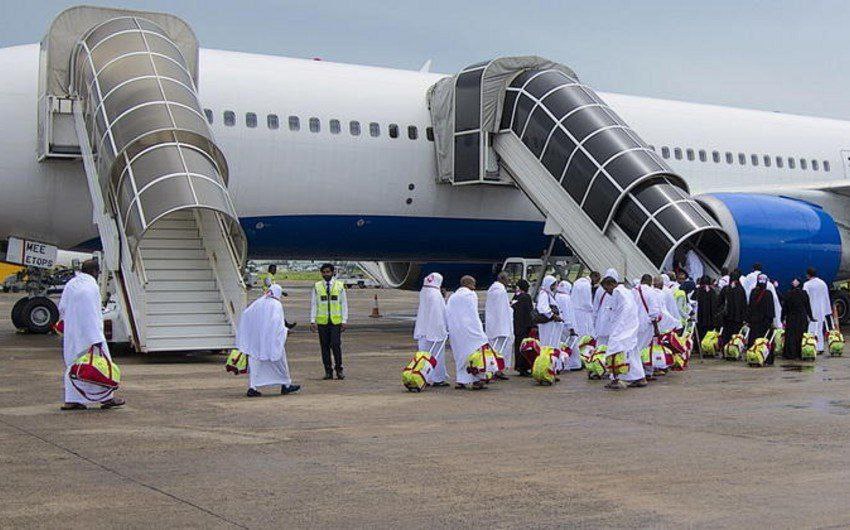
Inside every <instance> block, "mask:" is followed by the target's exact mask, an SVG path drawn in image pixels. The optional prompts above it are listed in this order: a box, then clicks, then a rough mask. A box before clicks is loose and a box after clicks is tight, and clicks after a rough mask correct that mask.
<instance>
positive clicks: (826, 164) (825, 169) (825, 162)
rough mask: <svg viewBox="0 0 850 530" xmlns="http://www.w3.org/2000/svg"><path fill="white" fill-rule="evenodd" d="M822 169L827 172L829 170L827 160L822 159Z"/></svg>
mask: <svg viewBox="0 0 850 530" xmlns="http://www.w3.org/2000/svg"><path fill="white" fill-rule="evenodd" d="M823 170H824V171H826V172H827V173H828V172H829V160H824V161H823Z"/></svg>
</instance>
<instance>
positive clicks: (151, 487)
mask: <svg viewBox="0 0 850 530" xmlns="http://www.w3.org/2000/svg"><path fill="white" fill-rule="evenodd" d="M0 423H2V424H4V425H7V426H9V427H11V428H12V429H15V430H17V431H19V432H22V433H24V434H26V435H28V436H31V437H33V438H35V439H37V440H40V441H42V442H43V443H45V444H47V445H50V446H52V447H55V448H57V449H59V450H61V451H64V452H66V453H68V454H70V455H73V456H75V457H77V458H79V459H80V460H83V461H84V462H88V463H89V464H91V465H93V466H95V467H98V468H100V469H102V470H103V471H106V472H107V473H111V474H113V475H115V476H116V477H119V478H122V479H124V480H126V481H129V482H132V483H133V484H136V485H137V486H141V487H143V488H146V489H149V490H151V491H153V492H155V493H159V494H160V495H163V496H165V497H168V498H169V499H172V500H175V501H177V502H179V503H182V504H185V505H186V506H191V507H192V508H195V509H196V510H199V511H201V512H203V513H205V514H207V515H211V516H213V517H215V518H216V519H218V520H220V521H223V522H225V523H227V524H229V525H231V526H235V527H236V528H245V529H247V528H248V527H247V526H245V525H242V524H239V523H237V522H235V521H231V520H230V519H228V518H227V517H225V516H223V515H221V514H219V513H216V512H214V511H212V510H209V509H207V508H204V507H203V506H200V505H198V504H195V503H194V502H192V501H189V500H186V499H184V498H182V497H178V496H177V495H174V494H173V493H169V492H167V491H165V490H162V489H160V488H158V487H156V486H154V485H152V484H148V483H146V482H142V481H141V480H138V479H136V478H133V477H131V476H129V475H126V474H124V473H121V472H120V471H118V470H117V469H113V468H111V467H109V466H107V465H106V464H101V463H100V462H98V461H97V460H94V459H92V458H89V457H87V456H85V455H82V454H80V453H78V452H77V451H74V450H73V449H70V448H68V447H65V446H64V445H61V444H58V443H56V442H54V441H52V440H49V439H47V438H45V437H43V436H39V435H38V434H36V433H34V432H32V431H29V430H27V429H24V428H23V427H19V426H17V425H15V424H14V423H11V422H8V421H6V420H4V419H2V418H0Z"/></svg>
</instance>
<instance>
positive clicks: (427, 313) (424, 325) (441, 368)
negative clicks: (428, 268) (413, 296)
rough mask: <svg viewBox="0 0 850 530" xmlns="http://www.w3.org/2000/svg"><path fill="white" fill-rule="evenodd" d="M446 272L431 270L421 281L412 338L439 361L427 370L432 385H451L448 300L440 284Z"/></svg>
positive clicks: (428, 380) (427, 378)
mask: <svg viewBox="0 0 850 530" xmlns="http://www.w3.org/2000/svg"><path fill="white" fill-rule="evenodd" d="M442 285H443V276H442V275H441V274H439V273H437V272H432V273H431V274H429V275H428V276H426V277H425V279H424V280H423V281H422V290H421V291H419V308H418V309H417V310H416V326H414V328H413V338H414V339H415V340H416V341H417V342H418V344H417V346H418V348H419V351H424V352H428V353H430V354H431V356H432V357H433V358H434V359H435V360H436V361H437V365H436V366H434V368H433V369H432V370H431V371H430V372H428V376H427V377H426V382H427V383H428V384H430V385H432V386H449V384H448V383H447V382H446V379H447V378H448V375H447V374H446V358H445V353H446V338H447V337H448V335H449V331H448V328H447V326H446V301H445V299H444V298H443V293H442V292H440V287H442Z"/></svg>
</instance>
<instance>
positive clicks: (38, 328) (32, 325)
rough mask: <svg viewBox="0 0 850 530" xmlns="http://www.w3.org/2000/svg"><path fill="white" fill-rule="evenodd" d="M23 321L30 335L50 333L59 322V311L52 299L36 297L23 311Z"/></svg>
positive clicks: (30, 300)
mask: <svg viewBox="0 0 850 530" xmlns="http://www.w3.org/2000/svg"><path fill="white" fill-rule="evenodd" d="M21 321H22V322H23V323H24V325H25V327H26V329H28V330H29V331H30V333H38V334H42V335H43V334H45V333H50V330H51V329H52V326H53V324H55V323H56V322H58V321H59V309H57V308H56V304H54V303H53V300H51V299H50V298H47V297H46V296H35V297H33V298H30V299H29V301H28V302H27V304H26V305H25V306H24V307H23V309H22V310H21Z"/></svg>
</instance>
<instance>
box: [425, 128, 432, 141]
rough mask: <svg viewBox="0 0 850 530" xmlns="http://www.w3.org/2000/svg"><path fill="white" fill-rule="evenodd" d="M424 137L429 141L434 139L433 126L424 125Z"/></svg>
mask: <svg viewBox="0 0 850 530" xmlns="http://www.w3.org/2000/svg"><path fill="white" fill-rule="evenodd" d="M425 138H428V141H429V142H433V141H434V128H433V127H426V128H425Z"/></svg>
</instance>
